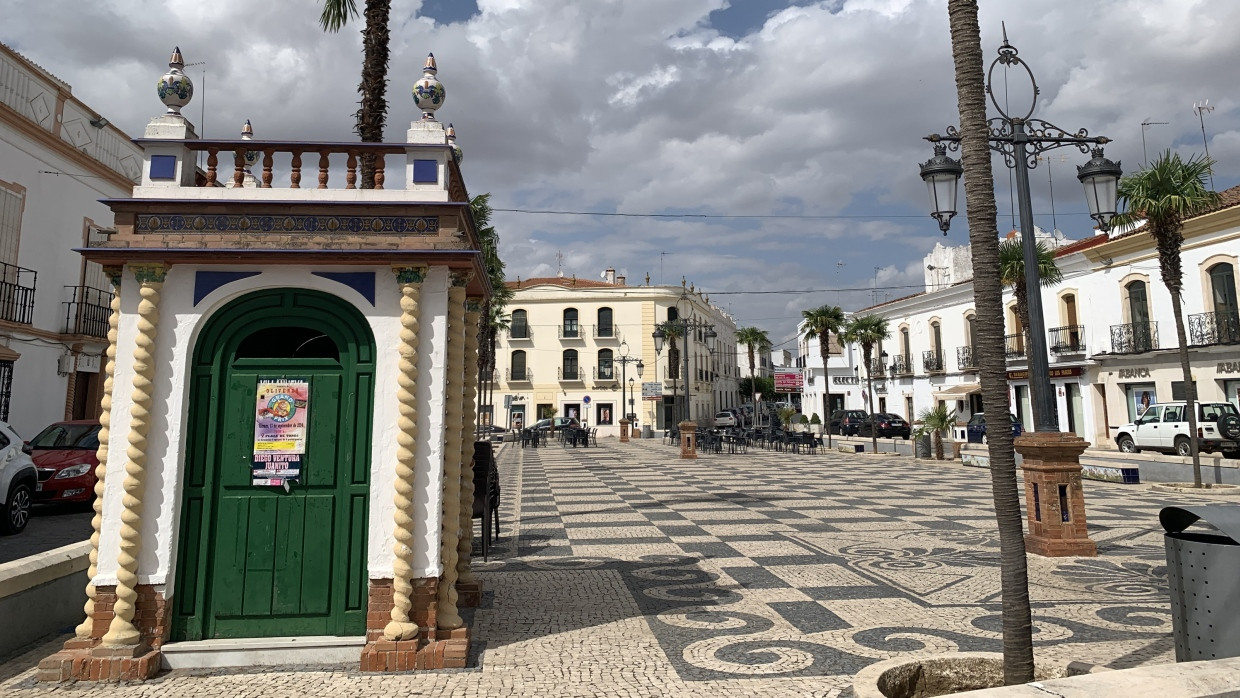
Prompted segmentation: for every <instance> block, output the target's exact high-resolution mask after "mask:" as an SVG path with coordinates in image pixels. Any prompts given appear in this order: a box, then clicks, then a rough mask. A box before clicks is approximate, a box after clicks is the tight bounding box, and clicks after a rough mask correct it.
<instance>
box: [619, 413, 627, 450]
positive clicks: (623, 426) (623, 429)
mask: <svg viewBox="0 0 1240 698" xmlns="http://www.w3.org/2000/svg"><path fill="white" fill-rule="evenodd" d="M628 442H629V420H627V419H621V420H620V443H622V444H627V443H628Z"/></svg>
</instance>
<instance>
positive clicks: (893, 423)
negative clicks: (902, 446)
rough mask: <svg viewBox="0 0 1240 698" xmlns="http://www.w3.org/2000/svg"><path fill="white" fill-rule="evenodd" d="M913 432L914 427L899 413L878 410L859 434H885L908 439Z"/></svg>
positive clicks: (864, 424)
mask: <svg viewBox="0 0 1240 698" xmlns="http://www.w3.org/2000/svg"><path fill="white" fill-rule="evenodd" d="M911 433H912V427H910V426H909V423H908V422H906V421H905V420H904V418H903V417H901V416H900V415H898V414H891V413H889V412H876V413H874V415H872V416H871V418H870V419H867V420H866V421H865V422H864V423H863V424H862V425H861V429H860V430H859V431H858V435H859V436H871V435H877V436H883V437H891V438H894V437H897V436H898V437H900V438H903V439H907V438H908V437H909V435H910V434H911Z"/></svg>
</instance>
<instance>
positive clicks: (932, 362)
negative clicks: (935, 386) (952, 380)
mask: <svg viewBox="0 0 1240 698" xmlns="http://www.w3.org/2000/svg"><path fill="white" fill-rule="evenodd" d="M921 367H922V368H923V369H925V371H926V373H944V372H945V370H946V369H944V368H943V357H942V356H940V355H939V353H938V352H937V351H933V350H932V351H923V352H922V353H921Z"/></svg>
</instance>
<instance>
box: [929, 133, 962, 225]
mask: <svg viewBox="0 0 1240 698" xmlns="http://www.w3.org/2000/svg"><path fill="white" fill-rule="evenodd" d="M962 174H964V167H963V166H961V164H960V161H959V160H954V159H952V158H949V157H947V146H945V145H943V144H942V143H935V144H934V157H932V158H930V159H929V160H927V161H925V162H923V163H922V164H921V179H922V181H924V182H925V183H926V190H927V192H928V193H929V194H930V215H931V216H932V217H933V218H934V219H935V220H937V221H938V222H939V230H941V231H943V234H944V235H946V234H947V229H948V228H950V227H951V221H952V218H953V217H954V216H955V215H956V194H957V190H958V189H959V187H958V184H959V182H960V176H961V175H962Z"/></svg>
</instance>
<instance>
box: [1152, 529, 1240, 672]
mask: <svg viewBox="0 0 1240 698" xmlns="http://www.w3.org/2000/svg"><path fill="white" fill-rule="evenodd" d="M1198 519H1200V520H1202V521H1204V522H1206V523H1208V524H1210V525H1211V526H1213V527H1214V528H1215V529H1217V533H1213V532H1211V533H1206V532H1196V531H1193V532H1189V531H1185V530H1184V529H1186V528H1188V527H1189V526H1191V525H1192V524H1193V523H1194V522H1196V521H1197V520H1198ZM1158 520H1159V522H1161V523H1162V526H1163V528H1164V529H1165V530H1166V534H1165V538H1164V540H1165V542H1166V547H1167V582H1168V586H1169V587H1170V592H1171V625H1172V629H1171V630H1172V635H1173V636H1174V637H1175V660H1176V661H1177V662H1195V661H1199V660H1208V659H1222V658H1224V657H1240V613H1236V609H1237V608H1240V506H1226V505H1211V506H1197V507H1163V510H1162V511H1161V512H1159V514H1158Z"/></svg>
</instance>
